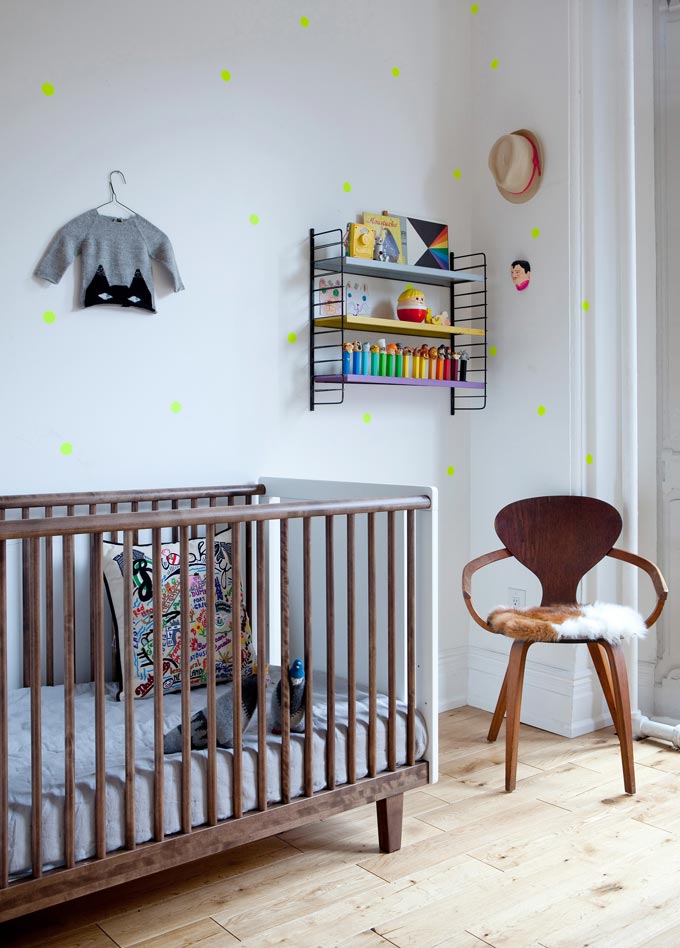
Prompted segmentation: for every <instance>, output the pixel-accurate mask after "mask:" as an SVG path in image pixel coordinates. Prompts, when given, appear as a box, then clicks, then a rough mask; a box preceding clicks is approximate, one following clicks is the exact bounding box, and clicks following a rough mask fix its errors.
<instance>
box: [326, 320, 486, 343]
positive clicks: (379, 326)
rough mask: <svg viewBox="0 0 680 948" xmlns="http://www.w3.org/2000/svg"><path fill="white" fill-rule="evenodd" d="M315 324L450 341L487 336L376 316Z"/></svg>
mask: <svg viewBox="0 0 680 948" xmlns="http://www.w3.org/2000/svg"><path fill="white" fill-rule="evenodd" d="M314 324H315V325H316V326H319V327H320V328H323V329H342V328H343V326H344V328H345V329H363V330H365V331H367V332H381V333H382V332H385V331H387V332H391V333H393V334H394V335H397V336H435V337H436V338H437V339H448V338H449V337H450V336H455V335H460V336H485V335H486V333H485V332H484V330H483V329H466V328H465V326H432V325H431V324H430V323H408V322H405V321H402V320H401V319H378V318H377V317H375V316H345V317H342V316H319V317H318V318H317V319H315V320H314Z"/></svg>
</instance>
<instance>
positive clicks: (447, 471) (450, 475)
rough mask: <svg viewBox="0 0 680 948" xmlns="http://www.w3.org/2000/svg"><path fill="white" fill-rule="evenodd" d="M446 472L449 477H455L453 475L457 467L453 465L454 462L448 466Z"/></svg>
mask: <svg viewBox="0 0 680 948" xmlns="http://www.w3.org/2000/svg"><path fill="white" fill-rule="evenodd" d="M446 473H447V474H448V475H449V477H453V475H454V474H455V473H456V469H455V467H453V465H452V464H449V466H448V467H447V468H446Z"/></svg>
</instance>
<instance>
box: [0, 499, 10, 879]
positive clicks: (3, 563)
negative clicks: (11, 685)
mask: <svg viewBox="0 0 680 948" xmlns="http://www.w3.org/2000/svg"><path fill="white" fill-rule="evenodd" d="M4 519H5V512H4V510H3V511H2V513H1V514H0V520H4ZM7 705H8V695H7V544H6V542H5V540H0V889H5V888H7V886H8V884H9V838H8V830H7V813H8V808H9V788H8V775H7V764H8V759H9V725H8V721H7V711H8V709H7Z"/></svg>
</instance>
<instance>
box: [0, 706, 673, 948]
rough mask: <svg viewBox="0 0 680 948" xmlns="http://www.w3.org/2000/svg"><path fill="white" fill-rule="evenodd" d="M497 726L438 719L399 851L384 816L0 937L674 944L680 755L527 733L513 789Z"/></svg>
mask: <svg viewBox="0 0 680 948" xmlns="http://www.w3.org/2000/svg"><path fill="white" fill-rule="evenodd" d="M489 721H490V715H488V714H486V713H484V712H482V711H477V710H474V709H472V708H461V709H458V710H457V711H451V712H448V713H447V714H443V715H442V716H441V719H440V723H441V756H442V765H441V771H442V774H441V779H440V781H439V783H437V784H436V785H434V786H431V787H428V788H427V789H425V790H422V789H421V790H417V791H413V792H412V793H410V794H408V796H407V799H406V807H405V820H404V845H403V848H402V850H401V851H400V852H398V853H393V854H392V855H389V856H383V855H380V854H379V853H378V851H377V833H376V821H375V807H374V806H373V805H371V806H370V807H364V808H362V809H360V810H354V811H352V812H351V813H346V814H342V815H340V816H337V817H333V818H331V819H329V820H325V821H324V822H322V823H316V824H313V825H311V826H307V827H305V828H303V829H298V830H295V831H292V832H289V833H285V834H283V835H282V836H280V837H275V838H272V839H268V840H263V841H261V842H259V843H254V844H252V845H250V846H247V847H243V848H242V849H239V850H233V851H231V852H228V853H226V854H224V855H221V856H219V857H211V858H209V859H206V860H204V861H203V862H201V863H194V864H192V865H191V866H188V867H185V868H183V869H181V870H174V871H173V872H168V873H163V874H161V875H159V876H154V877H151V878H150V879H146V880H142V881H141V882H138V883H135V884H134V885H132V884H131V885H127V886H124V887H121V888H120V889H117V890H115V891H113V892H108V893H102V894H99V895H96V896H91V897H88V898H86V899H80V900H79V901H78V902H73V903H70V904H65V905H63V906H59V907H57V908H54V909H50V910H48V911H45V912H42V913H40V914H39V915H36V916H32V917H30V918H28V919H24V920H21V921H19V922H13V923H10V924H7V925H5V926H4V927H2V926H0V945H2V946H6V948H10V946H13V948H35V946H41V948H115V946H118V948H130V946H137V948H191V946H197V948H226V946H231V945H239V944H241V945H242V946H243V948H264V946H275V945H295V946H296V948H306V946H308V948H320V946H322V948H331V946H336V948H381V946H382V948H387V946H389V945H396V946H399V948H435V946H438V948H485V946H487V948H488V946H492V948H614V946H615V948H650V946H654V948H677V946H680V917H679V916H678V911H677V893H678V888H679V885H680V883H679V882H678V874H677V870H678V867H679V866H680V754H678V752H677V751H674V750H672V749H671V748H670V746H669V745H666V744H656V743H654V742H651V741H645V742H642V743H639V744H636V745H635V758H636V771H637V783H638V793H637V795H636V796H635V797H628V796H626V795H625V794H624V793H623V783H622V776H621V766H620V756H619V749H618V742H617V740H616V737H615V735H614V734H613V731H612V729H611V728H608V729H606V730H602V731H598V732H597V733H595V734H590V735H588V736H586V737H583V738H578V739H575V740H567V739H566V738H560V737H556V736H555V735H553V734H548V733H546V732H543V731H538V730H536V729H534V728H530V727H524V726H523V727H522V731H521V736H520V764H519V768H518V775H517V776H518V782H517V790H516V791H515V793H513V794H506V793H505V792H504V791H503V779H504V775H503V759H504V746H503V740H502V738H503V736H504V735H503V733H501V740H500V741H499V742H498V743H497V744H487V743H486V741H485V734H486V730H487V728H488V725H489Z"/></svg>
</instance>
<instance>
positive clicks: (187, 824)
mask: <svg viewBox="0 0 680 948" xmlns="http://www.w3.org/2000/svg"><path fill="white" fill-rule="evenodd" d="M179 560H180V562H179V588H180V617H181V629H182V632H181V635H182V638H181V644H180V666H181V669H182V830H183V832H185V833H190V832H191V667H190V665H191V623H190V621H189V619H190V617H189V528H188V527H180V529H179Z"/></svg>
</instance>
